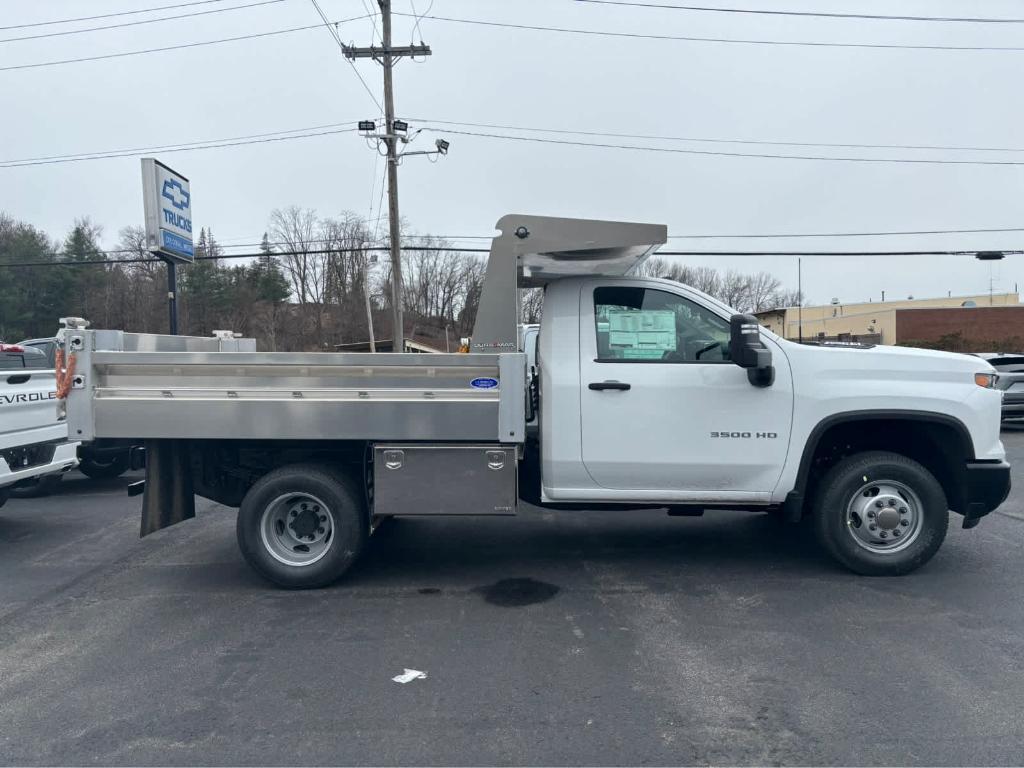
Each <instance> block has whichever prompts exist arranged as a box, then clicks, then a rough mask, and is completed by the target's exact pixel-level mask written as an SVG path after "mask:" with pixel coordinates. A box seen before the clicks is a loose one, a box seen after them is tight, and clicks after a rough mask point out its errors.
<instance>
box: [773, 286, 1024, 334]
mask: <svg viewBox="0 0 1024 768" xmlns="http://www.w3.org/2000/svg"><path fill="white" fill-rule="evenodd" d="M1019 304H1020V298H1019V296H1018V295H1017V294H1016V293H997V294H993V295H991V296H990V295H989V294H987V293H986V294H978V295H974V296H943V297H941V298H937V299H904V300H900V301H869V302H856V303H852V304H844V303H842V302H839V301H838V300H836V301H833V303H832V304H825V305H821V306H816V307H803V309H802V310H801V309H800V308H798V307H786V308H785V309H772V310H768V311H765V312H757V313H756V314H757V318H758V320H759V321H760V322H761V325H763V326H764V327H765V328H767V329H768V330H770V331H772V332H774V333H777V334H778V335H779V336H783V337H784V338H787V339H794V340H795V339H798V338H799V337H800V331H801V330H803V338H804V340H805V341H806V340H809V339H815V338H821V337H824V338H827V339H837V338H840V337H842V338H844V339H845V338H847V337H851V338H852V337H858V338H860V339H862V340H867V341H874V342H876V343H881V344H895V343H897V341H899V339H898V338H897V313H899V312H902V311H903V310H915V309H947V308H948V309H953V308H961V307H1009V306H1019Z"/></svg>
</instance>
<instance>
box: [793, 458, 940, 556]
mask: <svg viewBox="0 0 1024 768" xmlns="http://www.w3.org/2000/svg"><path fill="white" fill-rule="evenodd" d="M813 520H814V531H815V535H816V537H817V539H818V541H819V543H820V544H821V545H822V546H823V547H824V549H825V551H826V552H828V553H829V554H830V555H831V556H832V557H833V558H835V559H836V560H838V561H839V562H840V563H842V564H843V565H845V566H846V567H847V568H849V569H850V570H852V571H855V572H857V573H860V574H863V575H865V576H899V575H902V574H905V573H910V572H911V571H913V570H915V569H916V568H919V567H920V566H922V565H924V564H925V563H927V562H928V561H929V560H931V558H932V556H933V555H934V554H935V553H936V552H937V551H938V549H939V547H940V546H941V545H942V542H943V540H944V539H945V538H946V529H947V527H948V526H949V506H948V504H947V502H946V494H945V493H944V492H943V490H942V486H941V485H939V482H938V481H937V480H936V479H935V477H934V476H933V475H932V473H931V472H929V471H928V470H927V469H925V468H924V467H923V466H921V465H920V464H919V463H917V462H916V461H914V460H913V459H909V458H907V457H906V456H902V455H900V454H896V453H889V452H883V451H871V452H867V453H859V454H856V455H854V456H850V457H848V458H846V459H843V460H842V461H841V462H839V464H837V465H836V466H834V467H832V469H831V470H829V472H828V474H826V475H825V478H824V479H823V480H822V482H821V485H820V487H819V489H818V493H817V495H816V499H815V507H814V517H813Z"/></svg>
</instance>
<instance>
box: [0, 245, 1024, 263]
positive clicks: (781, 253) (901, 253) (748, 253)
mask: <svg viewBox="0 0 1024 768" xmlns="http://www.w3.org/2000/svg"><path fill="white" fill-rule="evenodd" d="M343 250H344V252H346V253H363V252H368V251H389V250H390V247H389V246H386V245H375V246H363V247H359V248H345V249H343ZM402 250H403V251H431V252H440V251H447V252H451V253H489V252H490V249H488V248H444V247H419V246H415V245H408V246H402ZM979 250H985V249H976V250H921V251H657V252H656V255H657V256H829V257H840V256H856V257H861V256H973V255H975V254H976V253H978V251H979ZM989 250H991V249H989ZM341 251H342V249H333V250H305V251H274V252H273V255H274V256H316V255H330V254H335V253H339V252H341ZM117 252H118V251H100V253H117ZM125 252H126V251H120V253H125ZM1002 253H1004V254H1008V255H1014V256H1016V255H1020V254H1024V250H1019V249H1014V250H1007V249H1002ZM265 255H266V254H264V253H262V252H259V251H257V252H255V253H228V254H220V255H218V256H196V257H195V260H196V261H217V260H219V259H258V258H260V257H261V256H265ZM161 261H162V259H158V258H143V257H138V258H133V259H90V260H86V261H19V262H8V263H4V262H2V261H0V268H4V267H11V268H13V267H87V266H105V265H112V264H150V263H159V262H161Z"/></svg>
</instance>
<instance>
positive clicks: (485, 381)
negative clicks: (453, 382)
mask: <svg viewBox="0 0 1024 768" xmlns="http://www.w3.org/2000/svg"><path fill="white" fill-rule="evenodd" d="M469 386H471V387H474V388H476V389H496V388H497V386H498V380H497V379H491V378H487V377H486V376H482V377H480V378H479V379H473V380H472V381H471V382H469Z"/></svg>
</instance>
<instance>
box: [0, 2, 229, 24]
mask: <svg viewBox="0 0 1024 768" xmlns="http://www.w3.org/2000/svg"><path fill="white" fill-rule="evenodd" d="M223 2H227V0H194V1H193V2H190V3H174V4H172V5H158V6H156V7H155V8H140V9H138V10H137V11H119V12H117V13H101V14H99V15H97V16H79V17H77V18H73V19H53V20H51V21H36V22H32V23H31V24H12V25H10V26H7V27H0V31H6V30H8V29H27V28H29V27H47V26H51V25H53V24H71V23H72V22H76V21H95V20H96V19H112V18H114V17H115V16H135V15H136V14H139V13H152V12H153V11H166V10H168V9H170V8H189V7H191V6H194V5H210V4H212V3H223Z"/></svg>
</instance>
